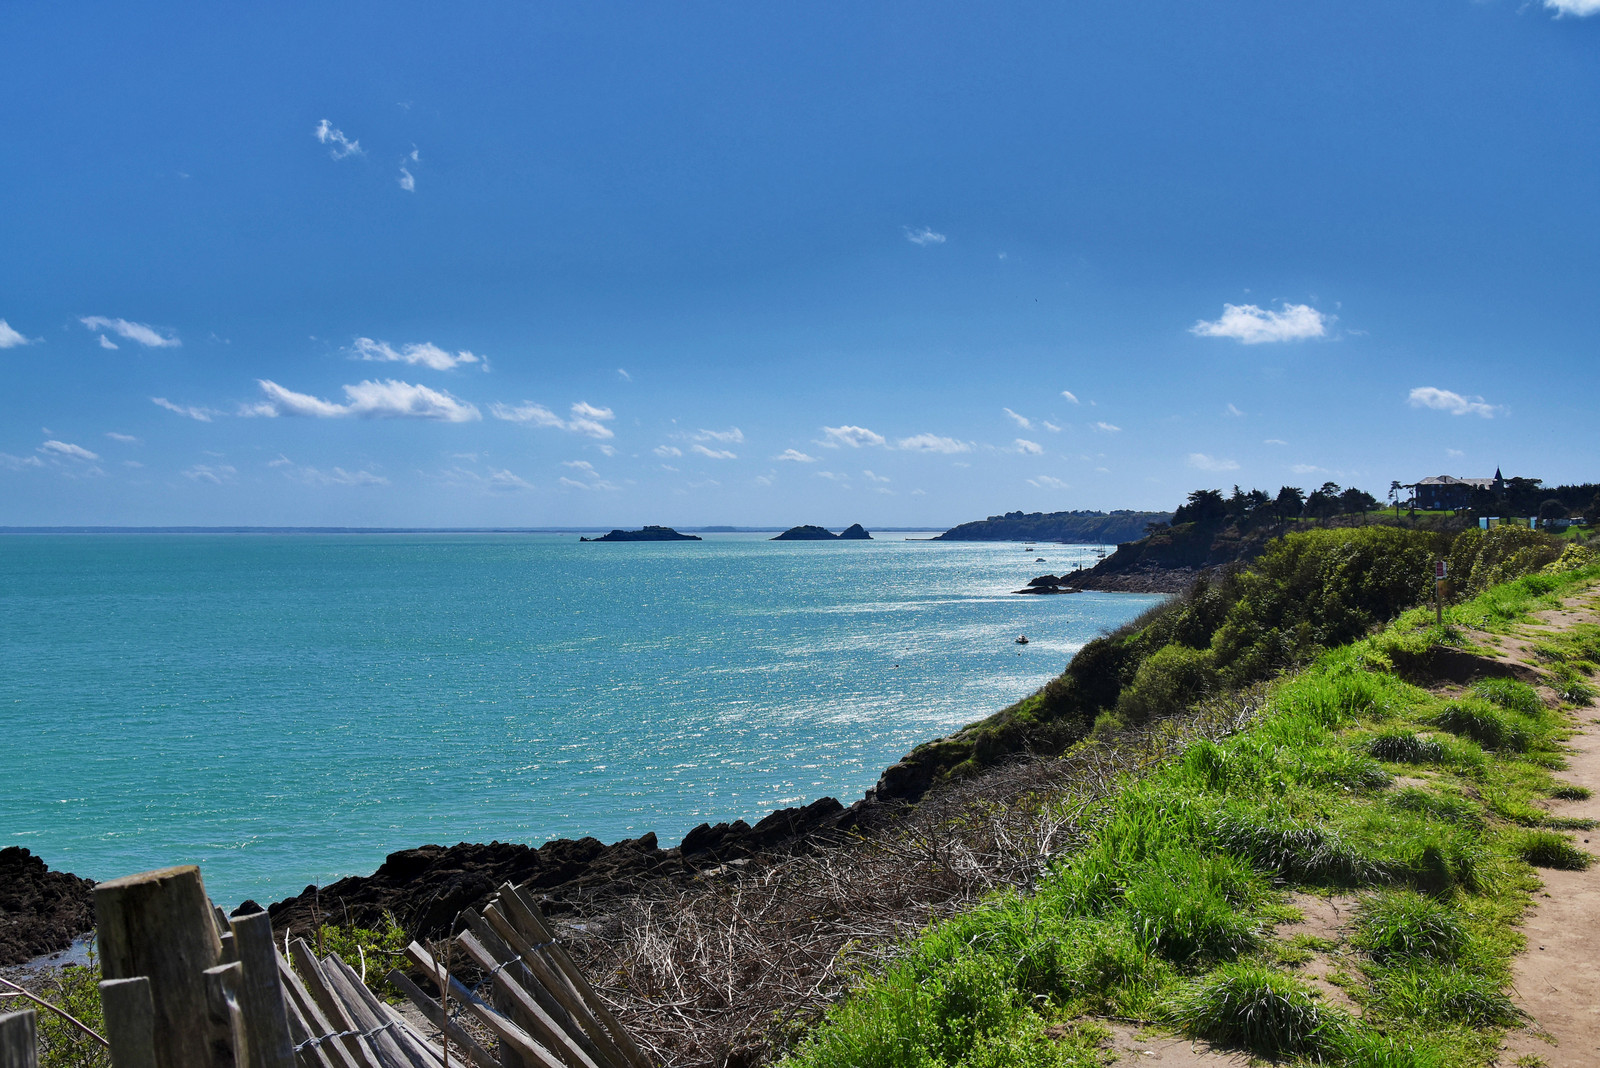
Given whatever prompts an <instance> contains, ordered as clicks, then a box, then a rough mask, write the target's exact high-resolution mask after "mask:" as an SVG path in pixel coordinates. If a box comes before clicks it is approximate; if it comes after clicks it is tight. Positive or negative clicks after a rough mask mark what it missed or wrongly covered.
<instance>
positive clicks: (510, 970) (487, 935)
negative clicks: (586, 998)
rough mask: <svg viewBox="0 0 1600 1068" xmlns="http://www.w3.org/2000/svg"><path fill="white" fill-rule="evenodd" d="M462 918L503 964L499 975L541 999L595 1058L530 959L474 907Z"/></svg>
mask: <svg viewBox="0 0 1600 1068" xmlns="http://www.w3.org/2000/svg"><path fill="white" fill-rule="evenodd" d="M460 918H461V921H462V922H463V923H465V924H466V925H467V930H469V931H471V932H472V936H473V937H474V938H476V939H477V940H478V942H479V944H480V945H482V946H483V948H484V949H486V950H488V951H489V955H490V956H492V957H493V958H494V959H495V961H496V962H497V963H498V964H499V965H500V967H499V969H498V970H497V971H496V975H501V974H503V975H505V976H506V978H508V979H510V980H512V981H513V982H515V983H516V984H517V985H518V986H519V987H521V988H522V989H523V991H524V992H526V993H527V994H528V995H530V996H531V997H532V998H533V1000H534V1001H536V1002H538V1004H539V1007H540V1008H541V1009H543V1010H544V1011H545V1013H546V1014H547V1015H548V1016H549V1017H550V1019H551V1020H553V1021H555V1025H556V1026H557V1027H558V1028H560V1029H561V1031H562V1032H563V1033H564V1034H566V1035H568V1036H569V1037H571V1038H573V1039H577V1040H579V1041H580V1043H583V1044H585V1051H586V1052H587V1053H588V1054H589V1056H590V1057H595V1050H593V1049H589V1048H588V1046H589V1045H592V1043H589V1042H588V1040H587V1039H586V1038H584V1036H583V1032H582V1029H581V1027H580V1025H579V1023H578V1021H577V1020H575V1019H573V1017H572V1014H571V1013H570V1012H568V1011H567V1008H566V1006H565V1005H563V1004H562V1003H561V1001H560V1000H558V999H557V998H556V996H555V995H554V994H552V993H550V992H549V991H548V990H546V989H545V988H544V984H543V983H542V982H541V981H540V980H539V977H538V976H537V975H536V974H534V972H533V971H532V970H531V969H530V968H529V967H528V965H527V962H526V961H524V960H523V959H522V957H521V955H520V954H518V953H517V951H516V950H515V949H514V948H512V947H511V945H510V944H509V943H507V942H506V940H505V939H503V938H501V937H500V935H499V934H498V933H496V932H495V929H494V928H493V927H492V926H491V925H490V924H489V923H488V922H487V921H485V920H484V918H483V917H482V916H479V915H478V914H477V913H476V912H474V911H473V910H472V909H465V910H463V911H462V913H461V917H460ZM595 1059H596V1060H597V1061H598V1060H599V1059H600V1058H598V1057H595ZM602 1065H603V1062H602ZM603 1068H604V1066H603Z"/></svg>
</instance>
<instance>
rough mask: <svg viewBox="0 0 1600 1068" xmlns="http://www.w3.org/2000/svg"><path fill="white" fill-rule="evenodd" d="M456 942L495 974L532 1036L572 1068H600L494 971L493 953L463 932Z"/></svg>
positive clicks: (528, 998)
mask: <svg viewBox="0 0 1600 1068" xmlns="http://www.w3.org/2000/svg"><path fill="white" fill-rule="evenodd" d="M456 941H457V942H459V943H460V944H461V948H462V949H465V950H466V951H467V955H468V956H470V957H471V958H472V959H473V960H474V961H476V962H477V963H478V965H479V967H482V968H484V969H485V970H487V971H490V972H492V973H493V974H494V983H495V988H496V989H504V990H505V992H506V994H507V995H509V996H510V998H511V1000H512V1003H513V1004H514V1005H516V1007H517V1008H518V1009H520V1010H521V1012H522V1015H523V1017H524V1019H526V1020H527V1021H528V1022H529V1023H531V1024H533V1026H534V1027H535V1028H536V1030H535V1031H534V1032H533V1034H534V1037H536V1038H538V1039H539V1040H540V1041H541V1042H543V1043H544V1044H545V1045H547V1046H549V1047H550V1048H551V1049H552V1050H554V1051H555V1053H556V1056H558V1057H560V1058H561V1059H562V1060H563V1061H565V1062H567V1063H568V1064H569V1065H571V1066H572V1068H600V1065H598V1064H596V1063H595V1060H594V1058H593V1057H590V1056H589V1054H588V1053H586V1052H584V1049H583V1047H582V1046H581V1045H579V1044H578V1042H577V1040H576V1039H574V1038H573V1037H572V1036H571V1035H569V1034H567V1032H566V1031H565V1030H564V1029H563V1028H562V1027H561V1025H560V1024H559V1023H558V1022H556V1020H555V1019H553V1018H552V1017H551V1016H550V1014H549V1013H547V1012H545V1011H544V1007H543V1006H541V1005H540V1004H539V1003H538V1002H537V1001H535V1000H534V999H533V996H532V995H530V994H529V993H528V992H527V991H526V990H524V989H522V987H521V986H520V985H519V984H518V983H517V982H516V980H515V979H513V978H512V977H511V976H509V975H507V974H506V973H505V972H504V971H503V970H498V969H496V967H495V966H496V965H497V964H499V961H497V960H495V959H494V954H492V953H490V952H489V951H488V950H487V949H486V948H484V945H483V943H482V942H479V941H478V939H477V937H476V936H474V935H473V934H471V933H470V932H467V931H463V932H462V933H461V934H459V935H457V936H456ZM513 1018H514V1017H513ZM519 1022H520V1021H519Z"/></svg>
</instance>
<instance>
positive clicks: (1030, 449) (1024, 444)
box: [1017, 438, 1044, 456]
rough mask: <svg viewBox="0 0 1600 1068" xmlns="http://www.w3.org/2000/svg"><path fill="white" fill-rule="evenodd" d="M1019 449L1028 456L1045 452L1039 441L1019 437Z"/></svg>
mask: <svg viewBox="0 0 1600 1068" xmlns="http://www.w3.org/2000/svg"><path fill="white" fill-rule="evenodd" d="M1017 451H1018V452H1020V453H1024V454H1026V455H1028V456H1038V455H1040V454H1041V453H1043V452H1044V446H1042V445H1040V444H1039V443H1038V442H1037V441H1029V440H1028V439H1027V438H1018V439H1017Z"/></svg>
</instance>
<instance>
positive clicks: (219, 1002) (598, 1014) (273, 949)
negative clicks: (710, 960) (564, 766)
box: [0, 866, 650, 1068]
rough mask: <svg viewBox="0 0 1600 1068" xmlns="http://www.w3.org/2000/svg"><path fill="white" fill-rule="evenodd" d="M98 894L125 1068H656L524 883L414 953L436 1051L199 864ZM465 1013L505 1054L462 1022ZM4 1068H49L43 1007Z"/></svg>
mask: <svg viewBox="0 0 1600 1068" xmlns="http://www.w3.org/2000/svg"><path fill="white" fill-rule="evenodd" d="M94 897H95V913H96V924H97V929H98V933H99V948H100V966H101V970H102V973H103V976H104V980H103V981H102V982H101V984H100V997H101V1003H102V1005H103V1007H104V1010H105V1031H106V1033H105V1035H104V1036H103V1038H104V1041H105V1042H106V1044H107V1045H108V1046H109V1047H110V1051H111V1064H112V1068H469V1063H470V1068H650V1061H649V1060H648V1058H646V1056H645V1055H644V1053H643V1051H641V1050H640V1048H639V1046H638V1045H637V1044H636V1043H635V1042H634V1041H633V1039H632V1038H631V1037H629V1035H628V1033H627V1031H625V1030H624V1029H623V1027H622V1025H621V1024H619V1023H618V1022H617V1020H616V1018H615V1017H614V1016H613V1015H612V1013H611V1011H610V1009H609V1008H608V1007H607V1006H606V1003H605V1001H604V1000H603V999H602V998H601V997H600V995H599V994H597V993H596V992H595V990H594V988H593V987H592V986H590V985H589V982H588V980H586V979H585V978H584V976H583V975H582V973H581V972H579V970H578V968H577V966H576V965H574V964H573V962H572V959H571V958H570V957H569V956H567V954H566V951H565V950H563V949H562V948H561V946H560V945H559V944H557V942H556V940H555V937H554V935H553V934H552V932H551V929H550V926H549V924H548V923H546V921H545V919H544V917H543V916H542V915H541V914H540V912H539V908H538V906H537V905H536V904H535V903H534V901H533V899H532V898H531V897H530V896H529V895H527V894H526V893H524V892H522V891H520V890H518V889H517V888H516V887H514V886H512V885H511V884H510V883H507V884H505V885H504V886H502V887H501V888H500V890H499V892H498V893H497V894H496V896H495V897H494V899H493V900H492V901H491V902H490V903H489V904H488V905H486V906H485V907H484V909H483V912H482V913H481V914H480V913H478V912H476V911H472V910H468V911H467V912H466V913H464V914H463V915H462V917H461V919H462V922H463V923H464V925H465V929H464V930H463V931H462V932H461V933H460V935H459V936H457V937H456V938H455V939H454V940H453V941H452V942H450V943H447V945H446V946H445V947H444V949H445V953H446V955H447V957H448V958H449V959H447V960H445V961H440V960H438V959H437V958H436V956H435V955H434V953H433V952H430V951H429V949H428V948H426V947H424V946H422V945H419V944H417V943H415V942H413V943H412V944H411V945H410V946H409V947H408V948H407V950H406V956H407V958H408V959H409V960H410V961H411V962H412V963H413V964H414V965H416V966H417V967H418V968H419V969H420V970H421V971H422V973H423V974H424V975H426V976H427V977H428V978H429V979H430V980H431V981H432V982H433V984H434V986H435V987H436V988H437V989H438V991H439V998H438V999H437V1000H436V999H435V998H433V997H430V996H429V995H428V994H427V993H426V992H425V991H424V990H423V989H422V987H420V986H419V985H418V984H417V983H415V982H414V981H413V980H412V979H411V977H410V976H408V975H406V974H405V973H404V972H403V971H401V970H399V969H395V970H393V971H391V972H390V973H389V974H388V976H387V978H388V980H389V982H390V983H391V984H392V985H393V986H395V987H397V988H398V989H400V990H401V991H403V992H404V993H405V994H406V996H407V997H408V998H410V999H411V1001H412V1003H413V1004H415V1005H416V1007H417V1008H418V1009H419V1010H420V1011H421V1013H422V1015H423V1016H424V1017H426V1018H427V1020H428V1021H430V1022H431V1023H432V1025H433V1027H434V1028H435V1029H436V1030H437V1031H438V1033H439V1037H438V1039H437V1040H434V1039H430V1038H429V1037H428V1036H427V1035H426V1034H424V1032H423V1031H422V1030H420V1029H419V1028H417V1027H416V1026H414V1025H413V1024H412V1023H411V1022H410V1021H409V1020H408V1019H407V1018H406V1017H405V1016H404V1015H402V1014H401V1013H400V1012H399V1011H397V1010H396V1009H395V1008H394V1007H392V1006H390V1005H388V1004H385V1003H384V1001H383V1000H382V999H380V998H379V997H378V996H377V995H375V994H373V993H372V991H371V990H369V989H368V988H367V985H366V983H365V982H363V980H362V977H361V975H360V974H358V973H357V972H356V971H355V970H354V969H352V968H351V967H350V966H349V965H348V964H346V963H345V962H344V961H343V960H340V959H339V957H338V956H337V955H335V954H329V955H327V956H325V957H323V958H321V959H318V957H317V955H316V953H315V951H314V950H313V949H312V947H311V946H310V945H309V944H308V943H307V942H306V941H305V939H303V938H302V939H295V940H294V941H292V942H289V941H288V940H287V939H286V940H285V941H286V945H284V946H283V947H281V948H280V947H279V946H277V945H276V944H275V943H274V942H273V938H272V923H271V921H270V920H269V919H268V918H267V914H266V913H265V912H257V913H253V914H251V915H248V916H234V917H232V918H229V917H227V916H225V915H224V914H223V913H222V910H220V909H218V908H216V907H215V906H213V905H212V904H211V903H210V901H209V899H207V897H206V893H205V888H204V885H203V884H202V882H201V879H200V869H199V868H196V867H193V866H186V867H178V868H163V869H161V870H159V871H152V872H144V873H142V874H139V875H130V876H127V877H126V878H122V879H113V880H111V881H110V882H104V883H101V884H100V885H99V886H97V887H95V891H94ZM457 953H459V954H460V956H459V957H457ZM456 959H459V960H462V961H463V962H466V961H470V962H471V963H472V965H473V966H474V967H475V968H476V969H478V970H481V972H482V973H483V974H484V975H486V976H487V977H489V978H488V982H489V983H490V984H491V986H492V991H493V993H492V995H491V998H490V1000H489V1001H488V1002H485V1001H484V1000H483V999H482V998H480V997H479V996H478V995H477V994H475V993H474V992H473V991H472V990H471V989H469V988H468V987H467V986H466V985H464V984H463V983H462V982H461V981H460V979H458V978H457V977H456V976H455V975H452V974H451V973H450V970H449V965H450V964H451V962H452V961H453V960H456ZM291 960H292V961H293V965H292V966H291V964H290V961H291ZM463 1011H465V1012H466V1013H470V1014H471V1015H472V1016H473V1017H474V1018H475V1019H476V1020H477V1021H478V1022H479V1023H480V1024H481V1025H482V1027H483V1028H484V1029H485V1030H486V1031H487V1032H488V1033H489V1034H492V1035H494V1036H495V1041H494V1042H493V1043H492V1044H493V1045H495V1046H496V1047H497V1050H496V1052H494V1053H491V1052H490V1051H489V1050H487V1049H485V1048H484V1046H483V1044H482V1043H480V1042H479V1041H478V1040H477V1038H475V1037H474V1036H473V1034H472V1033H471V1032H470V1031H469V1030H468V1029H467V1028H465V1027H463V1026H462V1025H461V1023H460V1022H458V1017H459V1015H460V1014H461V1012H463ZM97 1037H99V1036H97ZM0 1068H38V1060H37V1043H36V1039H35V1018H34V1012H33V1010H25V1011H23V1012H17V1013H11V1014H9V1015H5V1016H0Z"/></svg>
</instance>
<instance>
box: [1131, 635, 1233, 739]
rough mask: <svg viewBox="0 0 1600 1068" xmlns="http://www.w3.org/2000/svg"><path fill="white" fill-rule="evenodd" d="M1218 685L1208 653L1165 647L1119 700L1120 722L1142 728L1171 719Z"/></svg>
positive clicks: (1149, 659) (1149, 660)
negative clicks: (1157, 720) (1159, 718)
mask: <svg viewBox="0 0 1600 1068" xmlns="http://www.w3.org/2000/svg"><path fill="white" fill-rule="evenodd" d="M1216 685H1217V672H1216V669H1215V668H1214V667H1213V666H1212V657H1211V653H1210V652H1209V651H1208V650H1204V649H1191V648H1189V647H1188V646H1186V645H1177V644H1171V645H1164V646H1162V647H1161V648H1160V649H1158V650H1156V651H1155V652H1154V653H1152V654H1151V655H1150V656H1149V657H1147V658H1146V659H1145V661H1144V663H1142V664H1140V665H1139V670H1138V671H1137V672H1135V673H1134V676H1133V682H1132V684H1131V685H1129V686H1128V687H1127V688H1126V689H1124V690H1123V691H1122V694H1121V696H1120V697H1118V698H1117V718H1118V719H1120V720H1122V721H1123V722H1124V723H1133V724H1139V723H1148V722H1149V721H1150V720H1152V719H1155V718H1157V717H1159V716H1170V715H1173V714H1175V713H1178V712H1182V711H1184V710H1185V709H1187V708H1189V706H1191V705H1193V704H1194V703H1196V702H1197V701H1199V700H1201V699H1202V698H1204V697H1205V696H1206V695H1207V694H1209V693H1211V692H1212V691H1213V690H1214V689H1215V688H1216Z"/></svg>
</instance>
